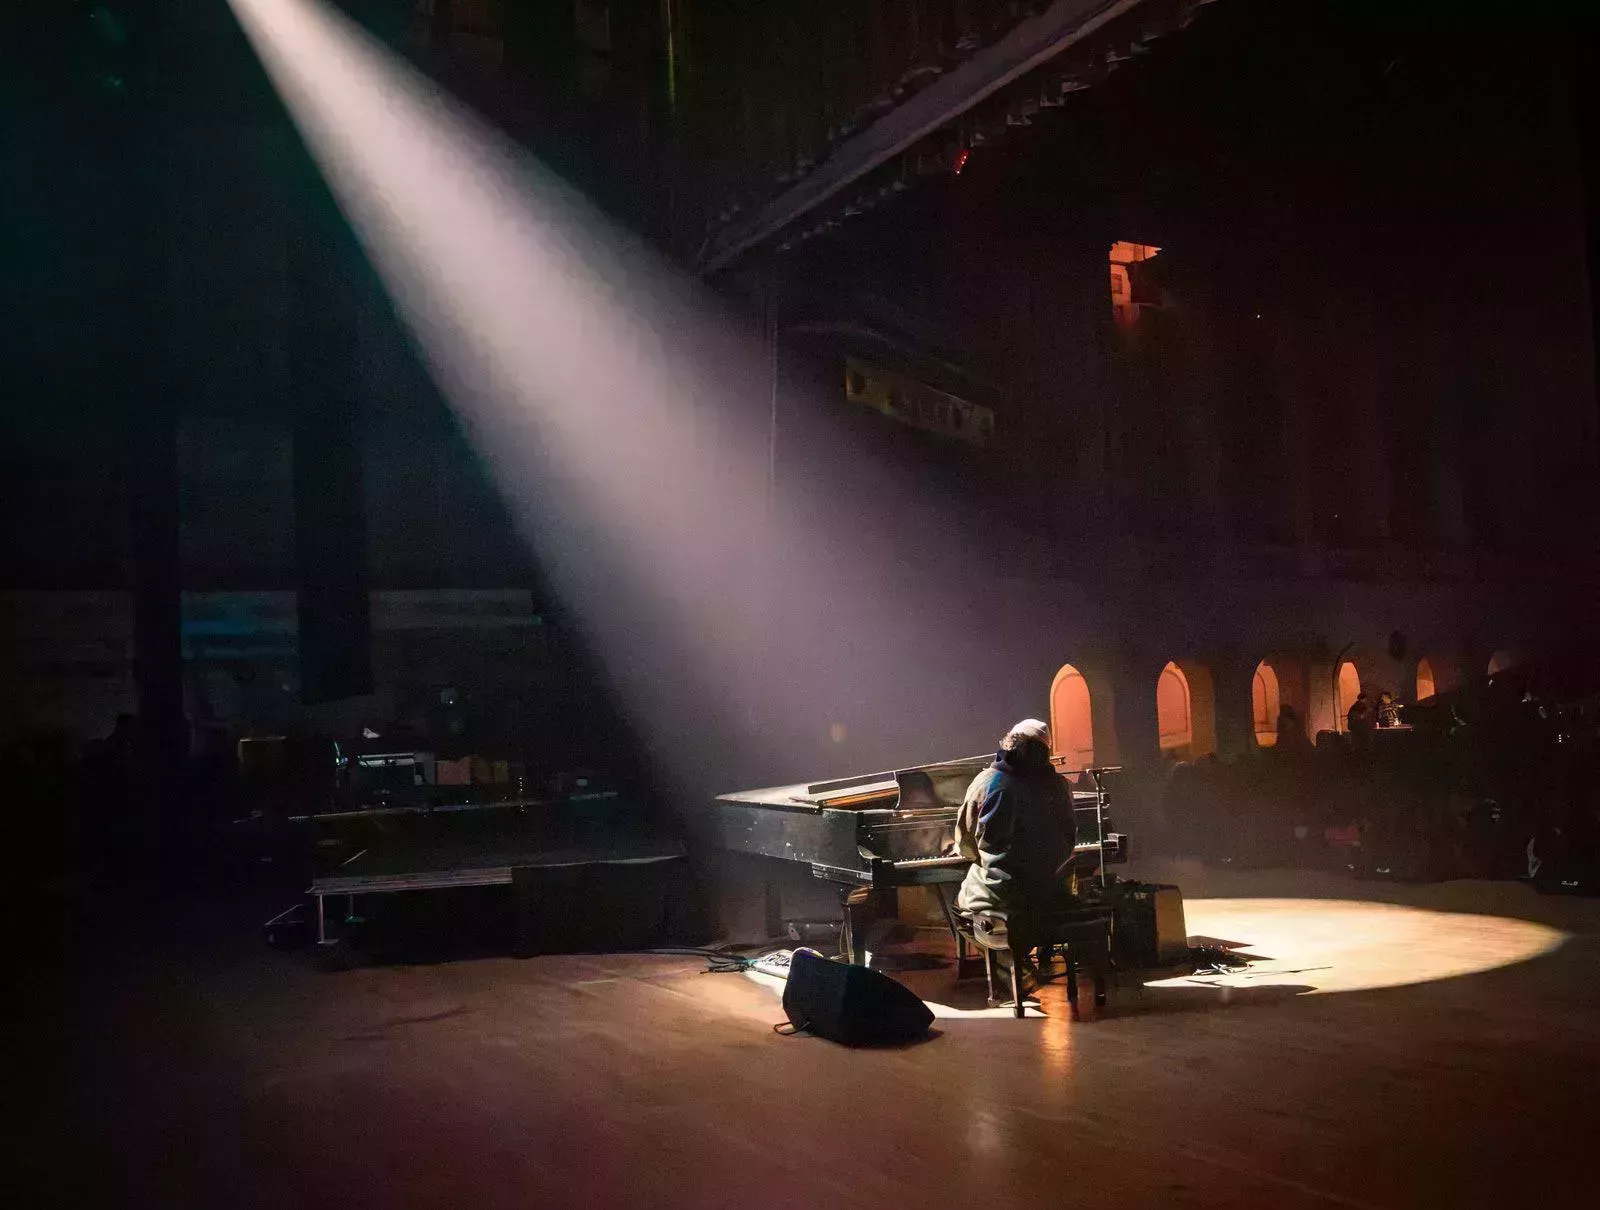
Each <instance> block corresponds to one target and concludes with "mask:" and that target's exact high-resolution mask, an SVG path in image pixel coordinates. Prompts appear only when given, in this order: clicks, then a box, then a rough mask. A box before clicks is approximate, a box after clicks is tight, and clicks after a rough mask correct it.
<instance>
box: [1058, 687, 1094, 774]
mask: <svg viewBox="0 0 1600 1210" xmlns="http://www.w3.org/2000/svg"><path fill="white" fill-rule="evenodd" d="M1050 738H1051V741H1052V742H1053V743H1054V745H1055V750H1056V751H1055V754H1056V755H1057V756H1062V757H1065V758H1066V760H1067V764H1068V766H1069V767H1071V768H1074V769H1087V768H1089V767H1090V766H1091V765H1093V764H1094V715H1093V714H1092V712H1091V709H1090V703H1089V682H1088V681H1086V680H1084V679H1083V673H1081V672H1079V671H1078V670H1077V669H1076V668H1074V667H1073V666H1072V665H1071V664H1065V665H1063V666H1062V668H1061V671H1060V672H1058V673H1056V680H1055V684H1054V685H1052V686H1051V687H1050Z"/></svg>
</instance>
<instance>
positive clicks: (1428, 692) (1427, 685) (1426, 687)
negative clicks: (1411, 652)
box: [1417, 659, 1439, 702]
mask: <svg viewBox="0 0 1600 1210" xmlns="http://www.w3.org/2000/svg"><path fill="white" fill-rule="evenodd" d="M1437 692H1439V691H1438V689H1437V688H1436V687H1435V686H1434V681H1433V665H1432V664H1430V663H1428V661H1427V660H1426V659H1420V660H1418V661H1417V701H1419V702H1421V701H1426V700H1427V699H1428V698H1430V697H1432V696H1433V695H1434V694H1435V693H1437Z"/></svg>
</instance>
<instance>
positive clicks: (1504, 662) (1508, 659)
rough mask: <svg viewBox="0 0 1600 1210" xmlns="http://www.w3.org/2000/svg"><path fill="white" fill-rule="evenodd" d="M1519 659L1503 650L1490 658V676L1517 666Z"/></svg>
mask: <svg viewBox="0 0 1600 1210" xmlns="http://www.w3.org/2000/svg"><path fill="white" fill-rule="evenodd" d="M1516 662H1517V657H1516V656H1515V655H1514V654H1513V653H1512V652H1510V651H1508V650H1507V649H1505V648H1501V649H1500V650H1499V651H1497V652H1495V653H1494V654H1493V655H1491V656H1490V657H1489V675H1490V676H1494V675H1495V674H1496V673H1500V672H1504V671H1505V670H1506V669H1507V668H1511V667H1513V666H1515V664H1516Z"/></svg>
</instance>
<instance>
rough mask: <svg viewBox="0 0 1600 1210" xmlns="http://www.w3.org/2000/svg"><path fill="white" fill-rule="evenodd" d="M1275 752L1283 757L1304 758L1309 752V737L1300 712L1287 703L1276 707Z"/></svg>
mask: <svg viewBox="0 0 1600 1210" xmlns="http://www.w3.org/2000/svg"><path fill="white" fill-rule="evenodd" d="M1277 750H1278V751H1279V752H1281V753H1282V754H1283V755H1285V756H1305V755H1306V754H1307V753H1309V752H1310V751H1311V737H1310V736H1309V735H1307V734H1306V725H1305V722H1304V720H1302V719H1301V717H1300V712H1299V711H1298V710H1296V709H1295V708H1294V707H1293V706H1291V705H1290V704H1289V703H1288V702H1284V703H1283V705H1281V706H1279V707H1278V743H1277Z"/></svg>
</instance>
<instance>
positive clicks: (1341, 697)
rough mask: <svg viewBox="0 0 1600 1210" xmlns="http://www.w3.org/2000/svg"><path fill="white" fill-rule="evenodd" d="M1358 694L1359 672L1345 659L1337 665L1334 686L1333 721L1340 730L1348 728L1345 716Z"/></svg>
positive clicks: (1359, 693) (1359, 691) (1359, 687)
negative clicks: (1336, 677) (1337, 673)
mask: <svg viewBox="0 0 1600 1210" xmlns="http://www.w3.org/2000/svg"><path fill="white" fill-rule="evenodd" d="M1359 696H1361V673H1360V672H1358V671H1357V670H1356V666H1355V664H1353V663H1352V662H1351V661H1349V660H1346V661H1345V662H1344V663H1342V664H1340V665H1339V679H1338V681H1337V683H1336V684H1335V686H1334V700H1333V707H1334V722H1335V725H1336V726H1337V727H1338V728H1339V730H1340V731H1346V730H1348V729H1349V726H1350V724H1349V722H1348V721H1347V716H1348V715H1349V713H1350V707H1351V706H1353V705H1355V701H1356V698H1358V697H1359Z"/></svg>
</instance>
